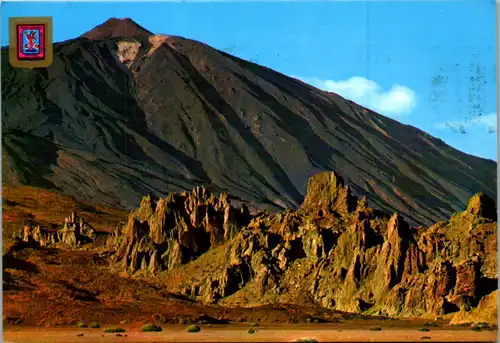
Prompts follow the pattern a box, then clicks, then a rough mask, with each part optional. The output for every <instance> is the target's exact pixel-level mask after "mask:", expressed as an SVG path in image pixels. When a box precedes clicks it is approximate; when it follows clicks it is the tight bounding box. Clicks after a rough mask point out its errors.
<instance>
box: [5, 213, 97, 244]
mask: <svg viewBox="0 0 500 343" xmlns="http://www.w3.org/2000/svg"><path fill="white" fill-rule="evenodd" d="M96 236H97V234H96V231H95V230H94V228H92V226H91V225H90V224H88V223H87V222H85V221H84V220H83V218H81V217H79V216H77V215H76V213H74V212H73V213H71V215H70V216H69V217H66V218H65V219H64V226H63V227H62V228H61V229H59V230H48V229H46V228H43V227H41V226H40V225H34V224H28V225H26V226H25V227H24V228H23V230H22V232H20V233H16V234H14V237H13V238H15V239H21V240H23V241H24V242H28V243H38V244H39V245H40V246H55V245H58V246H60V247H65V248H76V247H79V246H81V245H83V244H86V243H90V242H92V241H93V240H94V239H95V238H96Z"/></svg>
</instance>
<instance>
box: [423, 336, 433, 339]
mask: <svg viewBox="0 0 500 343" xmlns="http://www.w3.org/2000/svg"><path fill="white" fill-rule="evenodd" d="M421 338H422V339H431V337H429V336H422V337H421Z"/></svg>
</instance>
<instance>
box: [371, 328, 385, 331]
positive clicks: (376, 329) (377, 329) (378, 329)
mask: <svg viewBox="0 0 500 343" xmlns="http://www.w3.org/2000/svg"><path fill="white" fill-rule="evenodd" d="M370 331H382V328H372V329H370Z"/></svg>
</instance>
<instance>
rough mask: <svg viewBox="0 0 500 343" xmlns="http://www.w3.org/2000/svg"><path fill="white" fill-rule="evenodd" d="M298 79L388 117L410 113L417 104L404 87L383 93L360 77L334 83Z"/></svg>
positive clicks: (380, 89) (413, 93) (375, 84)
mask: <svg viewBox="0 0 500 343" xmlns="http://www.w3.org/2000/svg"><path fill="white" fill-rule="evenodd" d="M298 79H300V80H302V81H304V82H306V83H309V84H311V85H312V86H314V87H317V88H319V89H323V90H325V91H328V92H333V93H337V94H338V95H340V96H342V97H344V98H347V99H349V100H352V101H354V102H355V103H358V104H360V105H362V106H364V107H368V108H369V109H371V110H373V111H375V112H379V113H381V114H385V115H390V116H400V115H404V114H408V113H410V112H411V111H412V110H413V108H414V107H415V106H416V104H417V97H416V94H415V92H414V91H413V90H411V89H410V88H408V87H406V86H401V85H392V87H391V89H389V90H387V91H384V90H383V89H382V87H380V85H379V84H378V83H376V82H375V81H372V80H368V79H366V78H364V77H361V76H353V77H351V78H349V79H347V80H342V81H334V80H322V79H317V78H301V77H299V78H298Z"/></svg>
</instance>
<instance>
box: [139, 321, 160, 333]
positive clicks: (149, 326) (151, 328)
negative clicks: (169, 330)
mask: <svg viewBox="0 0 500 343" xmlns="http://www.w3.org/2000/svg"><path fill="white" fill-rule="evenodd" d="M141 331H142V332H160V331H162V328H161V326H158V325H155V324H153V323H148V324H144V325H143V326H142V328H141Z"/></svg>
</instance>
